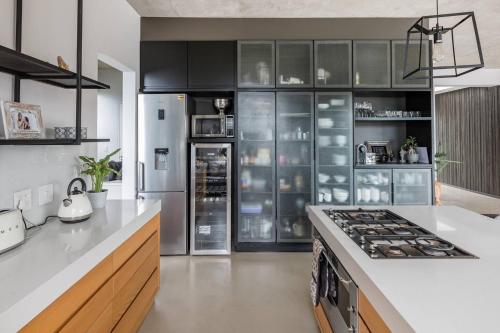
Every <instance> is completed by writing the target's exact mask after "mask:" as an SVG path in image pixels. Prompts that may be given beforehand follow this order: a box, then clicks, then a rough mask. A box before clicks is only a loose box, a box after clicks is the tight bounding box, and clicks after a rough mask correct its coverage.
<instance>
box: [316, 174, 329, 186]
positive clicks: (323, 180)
mask: <svg viewBox="0 0 500 333" xmlns="http://www.w3.org/2000/svg"><path fill="white" fill-rule="evenodd" d="M329 180H330V176H328V175H327V174H326V173H318V182H320V183H321V184H324V183H328V181H329Z"/></svg>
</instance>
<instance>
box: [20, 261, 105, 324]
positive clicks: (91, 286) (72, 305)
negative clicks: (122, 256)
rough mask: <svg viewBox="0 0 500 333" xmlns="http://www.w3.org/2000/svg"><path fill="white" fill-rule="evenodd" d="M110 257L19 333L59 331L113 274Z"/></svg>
mask: <svg viewBox="0 0 500 333" xmlns="http://www.w3.org/2000/svg"><path fill="white" fill-rule="evenodd" d="M112 259H113V258H112V256H108V257H107V258H105V259H104V260H103V261H101V262H100V263H99V264H98V265H97V266H96V267H94V269H92V270H91V271H90V272H89V273H87V275H85V276H84V277H83V278H81V279H80V280H79V281H78V282H77V283H76V284H75V285H73V287H71V288H70V289H68V290H67V291H66V292H65V293H64V294H62V295H61V296H60V297H59V298H58V299H56V300H55V301H54V302H53V303H52V304H51V305H49V307H47V308H46V309H45V310H43V311H42V312H41V313H40V314H39V315H38V316H36V317H35V319H33V320H32V321H30V322H29V323H28V324H27V325H26V326H25V327H23V328H22V329H21V330H20V332H37V333H43V332H55V331H58V330H59V329H61V327H63V325H64V324H66V323H67V322H68V321H69V320H70V319H71V318H72V317H73V316H74V315H75V313H77V311H78V310H79V309H80V308H81V307H82V306H83V305H84V304H85V302H87V300H88V299H90V298H91V297H92V295H94V294H95V293H96V292H97V290H99V288H100V287H101V286H102V285H103V284H104V283H105V282H106V281H107V280H108V279H109V277H110V276H111V275H112V274H113V260H112Z"/></svg>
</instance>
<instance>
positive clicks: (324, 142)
mask: <svg viewBox="0 0 500 333" xmlns="http://www.w3.org/2000/svg"><path fill="white" fill-rule="evenodd" d="M331 144H332V138H331V137H330V136H329V135H320V136H318V145H319V146H320V147H327V146H329V145H331Z"/></svg>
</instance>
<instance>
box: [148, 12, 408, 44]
mask: <svg viewBox="0 0 500 333" xmlns="http://www.w3.org/2000/svg"><path fill="white" fill-rule="evenodd" d="M415 20H416V19H415V18H155V17H143V18H142V19H141V40H242V39H402V38H406V31H407V30H408V28H409V27H410V26H411V25H412V24H413V23H415Z"/></svg>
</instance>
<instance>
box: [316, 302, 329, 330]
mask: <svg viewBox="0 0 500 333" xmlns="http://www.w3.org/2000/svg"><path fill="white" fill-rule="evenodd" d="M314 316H315V317H316V321H317V322H318V326H319V330H320V332H321V333H333V330H332V327H331V326H330V322H329V321H328V318H327V316H326V313H325V310H324V309H323V306H322V305H321V304H318V306H316V307H315V308H314Z"/></svg>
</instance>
